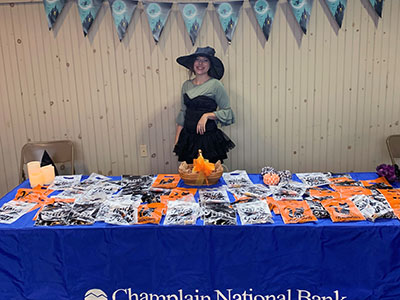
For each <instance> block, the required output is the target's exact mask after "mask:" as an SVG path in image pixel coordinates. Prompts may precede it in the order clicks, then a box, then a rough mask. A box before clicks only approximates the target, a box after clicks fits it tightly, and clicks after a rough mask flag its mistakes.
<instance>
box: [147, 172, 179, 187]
mask: <svg viewBox="0 0 400 300" xmlns="http://www.w3.org/2000/svg"><path fill="white" fill-rule="evenodd" d="M180 179H181V177H180V176H179V175H178V174H158V176H157V178H156V180H155V181H154V183H153V185H152V187H155V188H163V189H173V188H176V187H177V185H178V183H179V180H180Z"/></svg>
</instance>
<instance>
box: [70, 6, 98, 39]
mask: <svg viewBox="0 0 400 300" xmlns="http://www.w3.org/2000/svg"><path fill="white" fill-rule="evenodd" d="M76 1H77V3H78V11H79V15H80V16H81V22H82V28H83V35H84V36H87V34H88V32H89V29H90V27H91V26H92V24H93V21H94V20H95V19H96V16H97V13H98V12H99V9H100V8H101V5H102V4H103V1H102V0H76Z"/></svg>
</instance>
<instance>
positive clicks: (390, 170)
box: [376, 164, 400, 182]
mask: <svg viewBox="0 0 400 300" xmlns="http://www.w3.org/2000/svg"><path fill="white" fill-rule="evenodd" d="M376 172H377V173H378V175H379V176H383V177H385V178H386V179H387V180H388V181H391V182H393V181H396V180H400V170H399V166H398V165H397V164H395V165H394V166H393V165H386V164H381V165H379V166H377V167H376Z"/></svg>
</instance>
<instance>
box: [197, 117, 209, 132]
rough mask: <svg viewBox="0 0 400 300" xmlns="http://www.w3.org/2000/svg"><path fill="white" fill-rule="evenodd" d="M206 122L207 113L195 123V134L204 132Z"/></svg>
mask: <svg viewBox="0 0 400 300" xmlns="http://www.w3.org/2000/svg"><path fill="white" fill-rule="evenodd" d="M207 120H208V113H205V114H203V115H202V116H201V118H200V120H199V122H198V123H197V128H196V132H197V134H204V132H206V124H207Z"/></svg>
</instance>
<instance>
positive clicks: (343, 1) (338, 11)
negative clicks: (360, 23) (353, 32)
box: [325, 0, 347, 28]
mask: <svg viewBox="0 0 400 300" xmlns="http://www.w3.org/2000/svg"><path fill="white" fill-rule="evenodd" d="M325 2H326V5H327V6H328V7H329V10H330V12H331V14H332V16H333V17H334V18H335V20H336V23H337V24H338V25H339V28H341V27H342V22H343V16H344V10H345V9H346V5H347V0H325Z"/></svg>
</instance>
